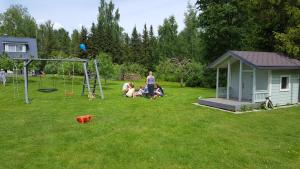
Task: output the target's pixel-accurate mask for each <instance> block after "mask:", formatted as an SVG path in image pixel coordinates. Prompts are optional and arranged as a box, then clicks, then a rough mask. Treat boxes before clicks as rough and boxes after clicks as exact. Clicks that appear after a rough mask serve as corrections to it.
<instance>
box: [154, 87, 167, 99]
mask: <svg viewBox="0 0 300 169" xmlns="http://www.w3.org/2000/svg"><path fill="white" fill-rule="evenodd" d="M163 96H164V90H163V88H162V87H161V86H160V85H159V84H155V90H154V97H153V98H154V99H156V98H158V97H163Z"/></svg>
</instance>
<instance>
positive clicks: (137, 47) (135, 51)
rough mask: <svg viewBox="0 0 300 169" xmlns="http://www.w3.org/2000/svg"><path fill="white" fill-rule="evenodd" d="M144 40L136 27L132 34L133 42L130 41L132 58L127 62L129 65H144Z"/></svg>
mask: <svg viewBox="0 0 300 169" xmlns="http://www.w3.org/2000/svg"><path fill="white" fill-rule="evenodd" d="M142 47H143V46H142V38H141V35H140V34H139V33H138V31H137V29H136V27H134V28H133V31H132V34H131V41H130V50H131V56H130V57H129V60H127V61H126V62H128V63H139V64H141V63H144V62H143V50H142Z"/></svg>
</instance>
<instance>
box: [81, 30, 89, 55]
mask: <svg viewBox="0 0 300 169" xmlns="http://www.w3.org/2000/svg"><path fill="white" fill-rule="evenodd" d="M79 42H80V44H85V45H86V48H87V50H90V49H89V47H88V46H87V44H88V31H87V29H86V28H85V27H84V26H82V27H81V31H80V36H79ZM79 56H80V58H88V52H87V51H83V50H80V52H79Z"/></svg>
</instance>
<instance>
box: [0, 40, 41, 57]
mask: <svg viewBox="0 0 300 169" xmlns="http://www.w3.org/2000/svg"><path fill="white" fill-rule="evenodd" d="M3 53H6V54H7V55H8V56H9V57H11V58H38V54H37V43H36V39H33V38H17V37H10V36H0V54H3Z"/></svg>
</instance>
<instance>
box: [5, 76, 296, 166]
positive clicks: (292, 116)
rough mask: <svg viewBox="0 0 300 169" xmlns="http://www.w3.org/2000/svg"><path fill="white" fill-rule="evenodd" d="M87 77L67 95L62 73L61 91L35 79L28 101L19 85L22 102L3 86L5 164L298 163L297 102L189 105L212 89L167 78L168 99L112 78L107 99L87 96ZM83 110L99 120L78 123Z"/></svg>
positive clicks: (9, 87) (211, 93) (210, 94)
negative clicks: (124, 90) (249, 106)
mask: <svg viewBox="0 0 300 169" xmlns="http://www.w3.org/2000/svg"><path fill="white" fill-rule="evenodd" d="M82 80H83V79H82V78H80V77H76V78H75V80H74V93H75V94H74V96H72V97H68V98H67V99H66V98H65V97H64V88H65V87H64V83H63V79H62V78H58V79H57V80H56V85H57V86H56V87H57V89H58V91H57V92H53V93H49V94H43V93H40V92H37V91H36V89H38V86H39V77H30V81H29V96H30V98H31V101H32V103H31V104H29V105H26V104H24V101H23V97H22V96H23V89H22V86H19V90H20V97H19V98H18V99H12V97H13V91H14V86H13V85H11V84H10V83H8V85H7V86H6V87H2V86H0V102H1V106H0V112H1V125H0V131H1V135H0V145H1V153H0V168H1V169H2V168H3V169H6V168H13V169H20V168H30V169H51V168H72V169H83V168H92V169H97V168H108V169H118V168H121V169H133V168H134V169H135V168H137V169H198V168H200V169H240V168H247V169H248V168H250V169H263V168H265V169H299V168H300V163H299V152H300V141H299V138H300V132H299V131H300V125H299V119H300V113H299V112H300V107H299V106H294V107H289V108H280V109H276V110H272V111H261V112H254V113H252V112H249V113H244V114H242V115H234V114H230V113H228V112H224V111H220V110H215V109H211V108H207V107H201V106H195V105H192V104H191V103H193V102H195V101H196V99H197V98H198V97H199V96H200V95H201V96H203V97H204V98H207V97H213V96H214V95H215V92H214V90H212V89H205V88H188V87H186V88H178V83H170V82H164V81H161V82H160V84H161V86H162V87H163V88H164V89H165V92H166V96H165V97H163V98H159V99H156V100H149V99H145V98H142V97H139V98H135V99H134V100H132V99H127V98H125V97H123V96H122V95H121V91H120V90H121V87H122V84H123V83H124V82H123V81H112V82H111V83H109V84H108V86H107V87H104V88H103V91H104V96H105V99H104V100H101V99H98V98H97V99H95V100H93V101H89V100H88V98H87V97H86V96H81V90H82ZM46 82H48V83H47V84H45V86H46V85H47V86H52V80H50V79H49V80H45V83H46ZM69 82H70V80H69ZM140 85H144V81H138V82H135V86H136V87H139V86H140ZM67 88H68V89H70V88H71V84H70V83H67ZM84 114H91V115H94V117H93V118H92V120H91V121H90V122H89V123H86V124H84V125H81V124H78V123H77V122H76V121H75V117H76V116H78V115H84Z"/></svg>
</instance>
